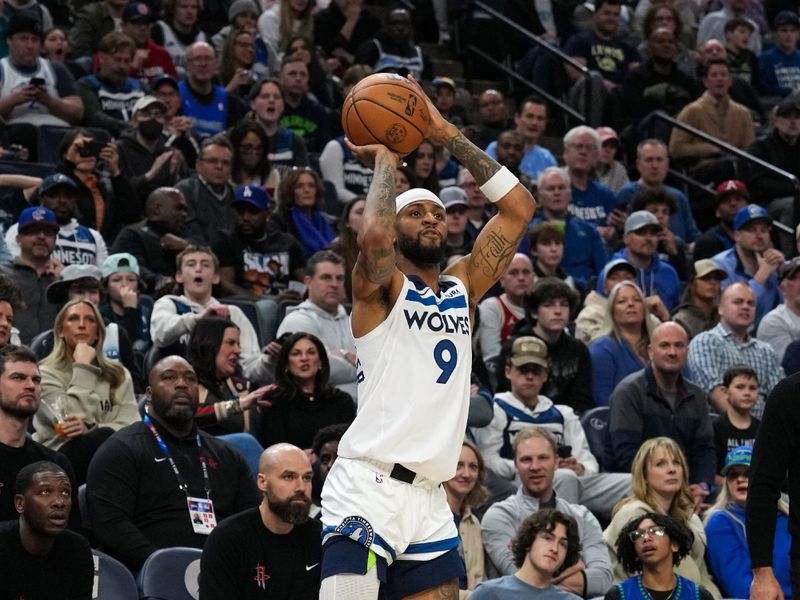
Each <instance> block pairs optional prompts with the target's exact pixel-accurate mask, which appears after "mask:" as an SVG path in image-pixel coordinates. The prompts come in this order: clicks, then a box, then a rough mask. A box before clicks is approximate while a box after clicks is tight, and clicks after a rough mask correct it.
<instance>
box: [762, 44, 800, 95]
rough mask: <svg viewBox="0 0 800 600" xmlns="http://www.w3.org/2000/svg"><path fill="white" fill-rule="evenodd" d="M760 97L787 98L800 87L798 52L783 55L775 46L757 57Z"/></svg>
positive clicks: (799, 53) (799, 54)
mask: <svg viewBox="0 0 800 600" xmlns="http://www.w3.org/2000/svg"><path fill="white" fill-rule="evenodd" d="M758 70H759V72H760V73H761V78H760V81H761V85H760V89H759V92H761V95H762V96H788V95H789V94H791V93H792V92H793V91H794V90H796V89H798V88H799V87H800V51H798V50H795V51H794V52H792V53H791V54H785V53H783V52H782V51H781V50H779V49H778V48H777V47H776V46H773V47H772V48H769V49H767V50H764V52H762V53H761V55H760V56H759V57H758Z"/></svg>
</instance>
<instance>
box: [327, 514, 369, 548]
mask: <svg viewBox="0 0 800 600" xmlns="http://www.w3.org/2000/svg"><path fill="white" fill-rule="evenodd" d="M336 533H339V534H341V535H343V536H345V537H349V538H350V539H351V540H353V541H354V542H358V543H359V544H361V545H362V546H366V547H367V548H369V547H370V546H371V545H372V540H373V539H374V538H375V532H374V531H373V529H372V525H370V524H369V522H368V521H367V520H366V519H365V518H364V517H346V518H345V519H344V520H343V521H342V522H341V523H340V524H339V526H338V527H336Z"/></svg>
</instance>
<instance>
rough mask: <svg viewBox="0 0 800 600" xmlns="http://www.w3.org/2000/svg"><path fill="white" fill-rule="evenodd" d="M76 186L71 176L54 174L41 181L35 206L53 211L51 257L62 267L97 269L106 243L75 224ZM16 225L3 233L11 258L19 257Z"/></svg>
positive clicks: (106, 254)
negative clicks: (54, 228) (55, 226)
mask: <svg viewBox="0 0 800 600" xmlns="http://www.w3.org/2000/svg"><path fill="white" fill-rule="evenodd" d="M77 193H78V186H77V185H76V184H75V181H74V180H73V179H72V178H71V177H67V176H66V175H64V174H62V173H56V174H55V175H50V176H49V177H47V178H45V180H44V181H43V182H42V185H41V186H39V191H38V193H37V196H38V201H39V202H38V203H39V204H40V205H41V206H44V207H45V208H47V209H49V210H51V211H53V214H55V216H56V222H57V223H58V226H59V230H58V235H57V236H56V245H55V248H54V249H53V255H52V257H53V258H54V259H56V260H58V261H60V262H61V264H62V265H64V266H67V265H96V266H98V267H99V266H100V265H101V264H103V261H104V260H105V259H106V256H108V250H107V249H106V243H105V241H104V240H103V237H102V236H101V235H100V233H99V232H98V231H97V230H96V229H92V228H90V227H86V226H85V225H81V224H80V223H78V220H77V219H76V218H75V199H76V196H77ZM18 233H19V232H18V230H17V225H16V224H14V225H12V226H11V227H9V228H8V231H6V235H5V240H6V246H7V247H8V249H9V251H10V252H11V255H12V256H19V253H20V248H19V245H18V244H17V234H18Z"/></svg>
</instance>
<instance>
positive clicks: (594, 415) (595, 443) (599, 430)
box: [581, 406, 611, 471]
mask: <svg viewBox="0 0 800 600" xmlns="http://www.w3.org/2000/svg"><path fill="white" fill-rule="evenodd" d="M608 414H609V408H608V407H607V406H598V407H596V408H592V409H591V410H587V411H586V412H585V413H583V415H582V416H581V425H582V426H583V431H584V432H585V433H586V441H587V442H588V443H589V450H591V451H592V454H594V457H595V458H596V459H597V463H598V464H599V465H600V470H601V471H607V470H608V469H610V468H611V464H610V463H611V461H610V459H609V457H608V456H607V455H606V443H607V441H608Z"/></svg>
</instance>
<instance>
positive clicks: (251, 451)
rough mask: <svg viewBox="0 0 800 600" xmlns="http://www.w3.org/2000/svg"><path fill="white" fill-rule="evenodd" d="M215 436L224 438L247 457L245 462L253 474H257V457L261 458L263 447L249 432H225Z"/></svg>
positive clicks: (220, 438)
mask: <svg viewBox="0 0 800 600" xmlns="http://www.w3.org/2000/svg"><path fill="white" fill-rule="evenodd" d="M216 437H217V439H219V440H225V441H226V442H228V443H229V444H231V445H232V446H234V447H235V448H236V449H237V450H238V451H239V452H241V454H242V456H244V457H245V459H247V464H248V465H250V471H252V473H253V475H258V459H259V458H261V453H262V452H264V447H263V446H262V445H261V444H259V443H258V440H257V439H256V438H255V437H254V436H252V435H251V434H249V433H225V434H223V435H218V436H216Z"/></svg>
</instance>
